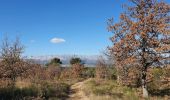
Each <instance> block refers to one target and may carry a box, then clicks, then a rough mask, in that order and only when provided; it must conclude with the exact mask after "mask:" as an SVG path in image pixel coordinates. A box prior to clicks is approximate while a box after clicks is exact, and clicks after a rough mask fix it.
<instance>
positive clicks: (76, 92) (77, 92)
mask: <svg viewBox="0 0 170 100" xmlns="http://www.w3.org/2000/svg"><path fill="white" fill-rule="evenodd" d="M86 81H88V80H85V81H83V82H78V83H75V84H74V85H72V86H71V91H70V95H69V99H68V100H89V99H88V97H87V96H86V95H85V94H84V93H83V91H82V88H83V85H84V82H86Z"/></svg>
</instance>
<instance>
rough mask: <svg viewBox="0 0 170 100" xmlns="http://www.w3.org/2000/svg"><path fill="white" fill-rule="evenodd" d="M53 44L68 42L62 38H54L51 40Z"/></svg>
mask: <svg viewBox="0 0 170 100" xmlns="http://www.w3.org/2000/svg"><path fill="white" fill-rule="evenodd" d="M50 42H51V43H55V44H56V43H62V42H66V40H64V39H62V38H52V39H51V40H50Z"/></svg>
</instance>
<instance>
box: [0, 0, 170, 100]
mask: <svg viewBox="0 0 170 100" xmlns="http://www.w3.org/2000/svg"><path fill="white" fill-rule="evenodd" d="M131 1H132V3H134V5H135V6H133V7H128V9H127V11H128V13H122V14H121V15H120V23H116V24H115V23H113V22H112V21H113V20H112V19H110V20H109V22H108V29H109V31H111V32H113V33H114V36H113V37H111V41H112V43H113V45H112V46H110V47H109V49H108V54H107V55H108V56H107V57H108V59H107V60H106V59H105V57H101V58H99V60H98V62H97V64H96V66H95V67H87V66H85V64H84V62H82V60H81V58H79V57H73V58H72V59H70V65H69V66H67V67H61V64H62V61H61V60H60V58H54V59H51V61H50V62H49V63H47V64H46V65H39V64H36V63H34V62H32V61H29V60H27V59H23V58H22V53H23V51H24V46H23V45H22V44H21V43H20V41H19V39H18V38H17V39H16V41H14V42H11V41H9V40H8V38H5V39H4V40H3V41H2V46H1V48H0V49H1V52H0V56H1V61H0V100H65V99H71V100H80V99H83V98H81V97H80V98H76V97H74V99H72V98H70V96H69V95H70V94H73V93H74V92H75V93H76V92H77V91H82V92H83V94H84V95H85V96H86V97H87V98H88V100H141V99H147V100H169V99H170V65H169V64H168V63H164V61H165V60H166V61H169V55H170V51H169V50H170V48H169V46H170V45H169V44H170V37H169V32H170V30H169V21H170V19H169V15H168V14H169V12H170V6H169V5H168V4H166V3H164V2H156V0H131ZM165 55H166V56H165ZM167 56H168V57H167ZM108 60H110V61H111V62H112V63H111V64H110V63H108V62H107V61H108ZM78 82H82V84H83V85H82V84H81V85H79V86H80V87H79V90H71V89H72V88H71V87H72V85H74V84H76V83H78Z"/></svg>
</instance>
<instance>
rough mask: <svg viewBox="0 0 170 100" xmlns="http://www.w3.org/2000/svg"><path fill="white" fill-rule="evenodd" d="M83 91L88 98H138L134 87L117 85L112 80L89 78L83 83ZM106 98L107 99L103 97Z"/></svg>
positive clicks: (134, 99) (132, 99)
mask: <svg viewBox="0 0 170 100" xmlns="http://www.w3.org/2000/svg"><path fill="white" fill-rule="evenodd" d="M83 91H84V93H85V94H86V95H88V96H91V97H90V98H99V96H100V98H109V99H125V98H126V99H127V100H138V95H137V94H136V93H135V91H136V90H135V89H132V88H129V87H126V86H119V85H118V84H117V83H116V82H115V81H112V80H103V79H100V80H94V79H91V80H89V81H87V82H86V83H85V84H84V88H83ZM105 100H107V99H105Z"/></svg>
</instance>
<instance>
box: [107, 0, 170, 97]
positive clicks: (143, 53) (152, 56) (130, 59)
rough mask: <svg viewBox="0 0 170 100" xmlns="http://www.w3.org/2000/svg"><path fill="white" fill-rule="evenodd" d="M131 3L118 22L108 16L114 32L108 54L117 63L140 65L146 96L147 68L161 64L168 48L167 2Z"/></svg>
mask: <svg viewBox="0 0 170 100" xmlns="http://www.w3.org/2000/svg"><path fill="white" fill-rule="evenodd" d="M130 1H131V2H132V3H133V5H132V6H129V7H127V11H126V12H125V13H122V14H121V15H120V22H118V23H115V24H114V23H113V20H112V19H109V22H108V29H109V31H111V32H113V33H114V36H113V37H111V41H112V43H113V46H112V47H109V51H110V54H111V55H112V56H113V57H114V59H115V61H116V64H117V65H118V66H122V65H126V66H129V65H130V66H131V65H135V66H140V67H141V73H142V88H143V97H148V91H147V86H146V84H147V82H146V77H147V74H146V73H147V69H148V67H150V66H151V65H160V64H161V63H162V61H163V60H165V59H166V57H165V55H166V54H168V53H169V50H170V16H169V13H170V5H169V4H167V3H165V2H163V1H161V2H159V1H158V0H130Z"/></svg>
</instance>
